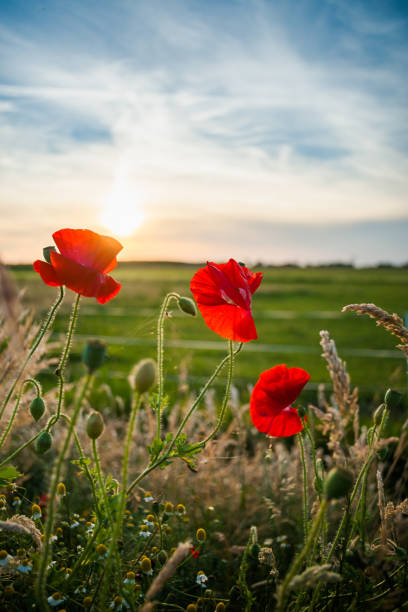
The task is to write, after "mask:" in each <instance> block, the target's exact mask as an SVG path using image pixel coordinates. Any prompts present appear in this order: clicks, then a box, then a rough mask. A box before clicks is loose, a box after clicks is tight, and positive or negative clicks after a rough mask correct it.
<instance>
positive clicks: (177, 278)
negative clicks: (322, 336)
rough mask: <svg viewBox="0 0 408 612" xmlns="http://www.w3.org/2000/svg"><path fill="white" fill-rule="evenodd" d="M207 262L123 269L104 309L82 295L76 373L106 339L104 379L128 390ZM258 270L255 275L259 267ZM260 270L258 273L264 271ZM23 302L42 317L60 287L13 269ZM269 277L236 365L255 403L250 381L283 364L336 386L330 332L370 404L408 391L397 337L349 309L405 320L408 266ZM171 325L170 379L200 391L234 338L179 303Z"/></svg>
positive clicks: (58, 327)
mask: <svg viewBox="0 0 408 612" xmlns="http://www.w3.org/2000/svg"><path fill="white" fill-rule="evenodd" d="M197 269H198V266H189V265H181V264H138V263H134V264H127V263H122V264H119V266H118V268H117V270H115V271H114V274H113V276H114V277H115V278H116V279H118V280H119V281H121V282H122V284H123V286H122V290H121V292H120V293H119V295H118V296H117V297H116V298H115V299H114V300H112V301H111V302H109V303H108V304H106V305H104V306H101V305H99V304H98V303H97V302H96V300H94V299H83V300H82V304H81V311H80V318H79V322H78V327H77V335H76V339H75V342H74V346H73V353H72V360H71V363H72V364H73V366H71V367H73V368H74V369H78V368H79V367H80V366H79V365H78V362H79V355H80V352H81V350H82V348H83V346H84V343H85V341H86V339H87V338H97V337H101V338H103V339H104V340H106V342H107V344H108V347H109V359H108V361H107V363H106V365H105V366H104V367H103V369H102V370H101V371H100V374H99V377H100V378H101V379H104V380H108V381H109V383H110V384H111V385H112V387H113V388H114V390H115V392H117V393H118V392H121V391H123V390H124V389H125V384H126V377H127V375H128V373H129V370H130V369H131V367H132V365H133V364H134V363H135V362H136V361H137V360H139V359H141V358H143V357H154V356H155V342H156V339H155V328H156V321H157V315H158V311H159V307H160V304H161V301H162V299H163V297H164V295H165V294H166V293H167V292H168V291H176V292H178V293H180V294H182V295H188V296H190V295H191V294H190V290H189V283H190V279H191V277H192V276H193V274H194V272H195V271H196V270H197ZM254 270H255V269H254ZM259 270H261V268H259V269H256V270H255V271H259ZM11 271H12V274H13V277H14V278H15V280H16V282H17V284H18V287H19V288H24V289H25V294H24V298H23V299H24V302H25V303H26V304H27V305H29V306H30V307H33V308H35V309H36V312H37V316H38V318H40V317H41V316H42V315H43V314H44V313H45V310H46V309H47V308H48V306H49V305H50V304H51V302H52V301H53V300H54V297H55V295H56V292H57V290H56V289H54V288H52V287H47V286H46V285H44V284H43V283H42V281H41V279H40V277H39V276H38V275H37V274H35V273H34V272H33V271H32V270H31V269H30V268H29V267H13V268H11ZM262 272H263V273H264V280H263V282H262V284H261V286H260V288H259V290H258V291H257V292H256V293H255V295H254V298H253V313H254V318H255V323H256V326H257V330H258V337H259V339H258V340H257V341H254V342H251V343H249V344H248V345H246V346H245V347H244V350H243V351H242V352H241V354H240V355H239V359H238V360H237V362H236V377H235V384H236V385H237V386H238V387H239V389H240V390H241V391H242V392H243V394H244V395H243V397H244V399H247V397H248V395H247V388H248V385H251V384H254V383H255V382H256V380H257V377H258V375H259V373H260V372H261V371H262V370H265V369H267V368H270V367H272V366H273V365H276V364H279V363H286V364H287V365H288V366H298V367H303V368H305V369H307V370H308V371H309V372H310V374H311V382H310V383H309V386H308V389H309V392H310V393H309V394H308V399H312V398H313V394H314V393H315V389H316V387H317V385H318V384H319V383H320V382H326V383H329V376H328V373H327V370H326V367H325V362H324V361H323V359H322V358H321V356H320V353H321V348H320V346H319V331H320V330H322V329H327V330H329V332H330V334H331V336H332V337H333V338H334V339H335V341H336V343H337V347H338V351H339V354H340V356H341V357H342V358H343V359H344V360H346V362H347V365H348V369H349V372H350V374H351V377H352V382H353V384H355V385H358V386H359V388H360V389H361V392H362V394H363V396H364V397H365V398H367V399H369V398H373V397H374V398H375V399H378V397H380V396H381V393H382V392H383V390H384V389H385V388H387V387H389V386H392V387H394V388H398V389H400V390H401V389H403V388H404V387H405V377H406V363H405V360H404V358H403V355H402V353H400V352H399V351H398V350H397V349H395V345H396V344H397V339H395V338H393V337H392V336H390V335H389V334H388V333H387V332H386V331H385V330H383V329H380V328H378V327H376V325H375V322H374V321H372V320H371V319H369V318H368V317H358V316H357V315H355V314H354V313H346V314H342V313H341V308H342V306H343V305H345V304H349V303H356V302H374V303H376V304H377V305H378V306H381V307H382V308H385V309H386V310H388V311H390V312H397V313H398V314H400V315H401V316H404V314H405V312H407V311H408V270H407V269H394V268H390V269H386V268H380V269H374V268H373V269H361V270H357V269H352V268H307V269H301V268H263V269H262ZM72 296H73V294H72V293H71V292H70V291H68V292H67V297H66V300H65V304H64V306H63V308H62V309H61V311H60V314H59V315H58V317H57V320H56V323H55V325H54V329H55V331H56V332H59V333H62V332H64V330H65V328H66V325H67V316H68V314H69V309H70V303H71V301H72ZM171 315H172V316H171V317H169V318H168V319H167V320H166V328H165V329H166V331H165V339H166V342H167V346H166V363H165V373H166V377H167V380H168V382H169V383H170V387H172V388H175V385H176V382H177V379H178V377H179V374H180V367H181V370H182V371H183V372H185V371H187V378H188V382H189V384H190V385H191V386H193V387H195V386H198V385H200V384H201V383H202V381H203V380H205V377H206V376H207V375H208V374H209V373H211V371H212V370H213V369H214V367H215V366H216V364H217V363H218V362H219V360H220V359H221V358H222V356H223V353H225V351H226V342H224V341H223V340H222V339H221V338H219V337H218V336H217V335H216V334H214V333H213V332H211V331H210V330H209V329H208V328H207V327H206V325H205V324H204V322H203V319H202V318H201V316H200V315H199V316H198V317H196V318H192V317H188V316H186V315H184V314H182V313H181V312H178V310H177V307H176V306H175V305H174V306H173V307H172V309H171Z"/></svg>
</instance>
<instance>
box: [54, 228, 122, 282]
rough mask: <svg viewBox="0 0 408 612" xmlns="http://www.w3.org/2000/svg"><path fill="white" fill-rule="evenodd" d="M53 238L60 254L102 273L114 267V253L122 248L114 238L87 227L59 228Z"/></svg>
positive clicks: (115, 261) (115, 263)
mask: <svg viewBox="0 0 408 612" xmlns="http://www.w3.org/2000/svg"><path fill="white" fill-rule="evenodd" d="M53 238H54V241H55V244H56V245H57V247H58V249H59V251H60V253H61V255H63V256H64V257H66V258H67V259H71V260H72V261H75V262H77V263H79V264H81V265H83V266H86V267H88V268H94V269H95V270H98V271H99V272H103V273H106V272H110V271H111V270H113V269H114V268H115V267H116V265H117V260H116V255H117V254H118V253H119V251H121V250H122V248H123V247H122V245H121V244H120V242H119V241H118V240H116V239H115V238H112V237H110V236H101V235H100V234H97V233H96V232H92V231H91V230H88V229H69V228H66V229H61V230H58V231H57V232H55V233H54V234H53Z"/></svg>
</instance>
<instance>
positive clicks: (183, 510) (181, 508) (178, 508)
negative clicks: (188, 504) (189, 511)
mask: <svg viewBox="0 0 408 612" xmlns="http://www.w3.org/2000/svg"><path fill="white" fill-rule="evenodd" d="M176 512H177V514H180V516H181V515H183V514H185V513H186V508H185V506H183V504H177V506H176Z"/></svg>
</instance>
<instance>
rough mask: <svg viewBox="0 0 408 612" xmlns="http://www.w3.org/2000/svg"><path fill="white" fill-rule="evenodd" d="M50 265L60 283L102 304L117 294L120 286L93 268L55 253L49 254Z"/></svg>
mask: <svg viewBox="0 0 408 612" xmlns="http://www.w3.org/2000/svg"><path fill="white" fill-rule="evenodd" d="M51 264H52V267H53V268H54V270H55V273H56V275H57V277H58V278H59V279H60V281H61V283H62V284H64V285H66V286H67V287H68V289H71V290H72V291H75V292H76V293H79V294H80V295H83V296H85V297H95V298H96V299H97V300H98V302H100V303H101V304H104V303H105V302H108V301H109V300H111V299H112V298H113V297H115V295H116V294H117V293H118V292H119V290H120V288H121V284H120V283H118V282H117V281H115V280H114V279H113V278H112V277H111V276H108V275H107V274H103V273H102V272H99V271H98V270H95V269H94V268H88V267H86V266H83V265H81V264H79V263H77V262H76V261H73V260H72V259H68V258H67V257H64V256H63V255H60V254H59V253H56V252H55V251H52V252H51Z"/></svg>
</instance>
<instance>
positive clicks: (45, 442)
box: [35, 430, 52, 455]
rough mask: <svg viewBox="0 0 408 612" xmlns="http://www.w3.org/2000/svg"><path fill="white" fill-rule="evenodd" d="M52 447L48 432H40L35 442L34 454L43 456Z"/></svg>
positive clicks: (50, 436)
mask: <svg viewBox="0 0 408 612" xmlns="http://www.w3.org/2000/svg"><path fill="white" fill-rule="evenodd" d="M51 446H52V435H51V434H50V432H49V431H46V430H44V431H42V432H41V433H40V435H39V436H38V438H37V440H36V441H35V452H36V453H37V455H43V454H44V453H46V452H47V451H49V450H50V448H51Z"/></svg>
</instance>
